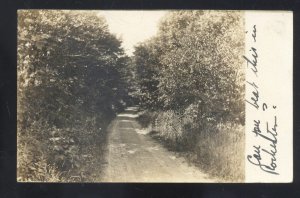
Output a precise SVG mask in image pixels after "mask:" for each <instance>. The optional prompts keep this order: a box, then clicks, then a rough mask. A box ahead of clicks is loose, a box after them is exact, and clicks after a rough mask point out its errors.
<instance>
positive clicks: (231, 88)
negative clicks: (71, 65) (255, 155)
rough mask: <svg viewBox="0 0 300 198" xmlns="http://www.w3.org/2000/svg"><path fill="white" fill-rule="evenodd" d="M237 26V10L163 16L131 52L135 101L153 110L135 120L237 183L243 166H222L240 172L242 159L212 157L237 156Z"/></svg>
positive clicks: (241, 114)
mask: <svg viewBox="0 0 300 198" xmlns="http://www.w3.org/2000/svg"><path fill="white" fill-rule="evenodd" d="M243 23H244V21H243V16H242V13H241V12H234V11H231V12H226V11H190V10H189V11H171V12H169V13H168V14H167V15H166V16H165V17H164V18H163V20H162V21H161V23H160V26H159V31H158V33H157V35H156V36H155V37H153V38H151V39H149V40H148V41H146V42H144V43H141V44H140V45H138V46H137V47H136V51H135V53H134V55H135V56H134V62H135V66H136V73H137V77H138V81H139V89H138V91H137V95H138V97H139V98H140V103H141V105H142V106H143V107H144V108H145V109H151V110H152V111H153V113H152V114H151V113H150V114H151V115H148V118H147V116H144V117H143V118H142V120H148V121H149V118H150V120H152V121H151V122H152V123H151V124H152V129H153V130H156V131H158V132H159V133H160V136H161V137H162V138H164V139H165V140H166V141H167V142H168V144H170V145H173V147H175V148H176V149H180V150H182V149H186V150H188V151H192V152H194V153H196V154H197V158H198V159H200V164H203V163H204V161H205V163H206V164H207V166H206V167H210V168H212V167H219V168H220V169H219V170H218V171H216V172H218V173H221V174H224V175H227V176H228V175H231V176H232V177H231V179H237V178H238V179H241V178H242V177H241V175H242V174H243V168H241V170H240V171H238V172H234V170H233V169H232V167H230V166H234V163H235V164H238V165H240V166H239V167H243V156H241V155H234V156H236V157H237V161H238V162H237V161H236V160H231V159H230V158H228V159H225V158H224V160H227V161H224V160H223V161H222V160H221V158H220V156H221V155H222V154H221V152H222V151H224V152H226V151H227V150H228V152H229V151H230V152H231V151H232V152H236V153H242V152H240V151H239V150H243V142H244V140H243V133H244V131H243V125H244V119H245V108H244V92H245V88H244V80H245V76H244V71H243V60H242V58H241V54H243V53H244V32H243V31H244V24H243ZM148 114H149V112H148ZM153 115H156V116H153ZM149 122H150V121H149ZM216 142H218V143H216ZM212 145H216V147H211V146H212ZM200 148H201V149H200ZM216 154H217V155H219V156H217V155H216ZM224 155H225V156H226V155H229V154H224ZM213 156H214V157H213ZM229 160H231V161H229ZM222 164H223V167H222ZM224 164H227V165H226V166H224ZM218 165H220V166H218ZM230 171H231V173H229V172H230ZM225 172H226V173H225ZM224 175H223V176H224Z"/></svg>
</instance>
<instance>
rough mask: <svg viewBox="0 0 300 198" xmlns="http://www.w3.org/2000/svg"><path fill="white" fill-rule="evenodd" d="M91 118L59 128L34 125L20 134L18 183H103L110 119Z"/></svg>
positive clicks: (19, 132)
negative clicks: (100, 180)
mask: <svg viewBox="0 0 300 198" xmlns="http://www.w3.org/2000/svg"><path fill="white" fill-rule="evenodd" d="M99 119H100V118H97V117H89V118H88V119H87V121H86V122H85V124H83V125H78V126H73V127H62V128H55V127H50V126H48V125H42V124H41V123H39V122H35V123H33V124H32V125H31V126H30V127H29V128H27V130H26V133H21V132H22V130H19V131H18V136H17V141H18V152H17V156H18V158H17V159H18V160H17V180H18V181H20V182H93V181H97V180H99V177H101V173H102V163H103V162H104V158H105V150H106V146H107V130H106V128H107V126H108V124H109V122H110V119H107V120H103V121H99Z"/></svg>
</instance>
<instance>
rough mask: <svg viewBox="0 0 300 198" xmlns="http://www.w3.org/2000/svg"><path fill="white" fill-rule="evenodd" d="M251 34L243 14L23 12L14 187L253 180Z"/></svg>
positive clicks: (81, 11) (187, 11)
mask: <svg viewBox="0 0 300 198" xmlns="http://www.w3.org/2000/svg"><path fill="white" fill-rule="evenodd" d="M245 32H246V30H245V11H225V10H222V11H217V10H214V11H213V10H155V11H146V10H139V11H137V10H134V11H126V10H122V11H121V10H119V11H114V10H111V11H104V10H89V11H88V10H18V37H17V42H18V43H17V59H18V60H17V181H18V182H59V183H60V182H64V183H69V182H89V183H91V182H168V183H170V182H171V183H172V182H177V183H178V182H179V183H186V182H189V183H219V182H245V162H246V158H245V145H246V142H245V107H246V102H245V87H246V79H245V78H246V72H245V70H246V68H247V66H246V62H245V60H247V57H246V56H247V55H246V54H245V51H246V49H245V48H246V38H245V37H246V36H247V34H246V33H245ZM243 55H245V56H243ZM249 61H251V60H249Z"/></svg>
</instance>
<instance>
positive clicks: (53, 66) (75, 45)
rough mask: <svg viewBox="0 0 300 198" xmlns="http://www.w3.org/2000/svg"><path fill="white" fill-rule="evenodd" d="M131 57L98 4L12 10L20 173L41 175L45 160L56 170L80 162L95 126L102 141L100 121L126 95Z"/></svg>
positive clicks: (117, 108) (41, 177)
mask: <svg viewBox="0 0 300 198" xmlns="http://www.w3.org/2000/svg"><path fill="white" fill-rule="evenodd" d="M129 62H130V58H129V57H127V56H126V55H125V53H124V50H123V49H122V47H121V40H120V39H119V38H117V37H116V36H115V35H113V34H111V33H110V32H109V30H108V25H107V23H106V21H105V19H104V18H103V17H101V16H99V15H98V14H97V12H94V11H89V12H87V11H76V12H72V11H45V10H22V11H19V12H18V68H17V70H18V176H19V177H20V178H19V179H20V180H46V178H45V177H47V176H46V175H45V174H35V173H37V172H38V171H37V170H38V169H41V170H40V172H47V171H48V172H49V170H44V171H43V169H44V168H43V167H44V166H46V165H47V164H50V165H51V167H52V169H53V171H54V170H55V168H57V169H58V170H60V172H62V171H67V170H68V171H69V170H72V168H73V169H76V168H80V167H81V166H82V165H83V161H86V159H84V157H83V156H85V155H87V154H88V152H89V151H88V150H87V149H86V148H85V145H92V144H93V143H95V142H93V141H95V138H96V139H97V138H101V137H98V136H97V134H99V133H100V135H101V133H102V136H103V137H102V139H103V141H104V138H105V137H104V136H105V127H106V126H107V124H108V123H109V121H110V120H111V118H112V117H113V116H114V115H115V113H116V112H119V111H121V110H122V108H123V107H124V106H125V105H126V103H127V102H128V101H129V98H128V87H129V86H128V80H127V79H128V77H129V76H130V73H129V71H128V69H127V66H128V64H129ZM89 133H90V134H92V135H87V134H89ZM37 148H39V149H37ZM43 160H44V161H43ZM42 163H44V164H42ZM45 164H46V165H45ZM46 167H47V166H46ZM52 169H51V170H52ZM65 175H68V174H65ZM69 175H71V173H69ZM48 176H49V175H48ZM37 177H38V178H37ZM49 177H51V176H49ZM57 177H58V176H57ZM48 179H49V178H48ZM53 179H57V178H53ZM66 179H69V178H67V177H66Z"/></svg>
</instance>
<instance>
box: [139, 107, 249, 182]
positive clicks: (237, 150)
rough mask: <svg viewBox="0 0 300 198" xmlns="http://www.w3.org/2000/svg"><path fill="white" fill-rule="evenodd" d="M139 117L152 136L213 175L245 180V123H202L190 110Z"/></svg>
mask: <svg viewBox="0 0 300 198" xmlns="http://www.w3.org/2000/svg"><path fill="white" fill-rule="evenodd" d="M137 120H138V121H139V123H141V126H142V127H144V128H148V129H147V130H148V131H151V132H150V133H149V135H150V136H152V137H153V138H154V139H156V140H158V141H159V142H160V143H162V144H163V145H164V146H166V147H167V148H168V149H169V150H172V151H176V152H178V153H180V154H181V155H182V156H184V157H185V158H186V159H187V161H189V162H191V163H193V164H195V165H196V166H198V167H199V168H200V169H202V170H204V171H205V172H207V173H209V174H210V175H211V176H213V177H217V178H219V179H220V180H222V181H225V182H242V181H244V173H245V170H244V143H245V140H244V126H243V125H241V124H236V123H230V122H220V123H217V124H216V123H210V122H207V123H206V125H205V127H201V126H199V124H197V123H195V122H194V118H193V115H192V114H191V113H189V112H187V111H185V113H183V114H178V113H177V114H176V113H175V112H174V111H165V112H150V111H148V112H144V113H143V114H142V115H141V116H140V117H139V118H138V119H137Z"/></svg>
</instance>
